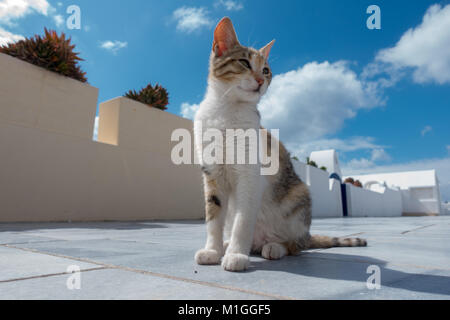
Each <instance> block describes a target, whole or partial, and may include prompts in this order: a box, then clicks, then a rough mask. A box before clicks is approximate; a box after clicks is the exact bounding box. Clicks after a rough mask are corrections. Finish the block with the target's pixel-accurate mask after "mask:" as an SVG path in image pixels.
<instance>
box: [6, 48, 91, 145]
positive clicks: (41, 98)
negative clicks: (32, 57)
mask: <svg viewBox="0 0 450 320" xmlns="http://www.w3.org/2000/svg"><path fill="white" fill-rule="evenodd" d="M0 74H1V75H2V76H1V77H0V121H3V122H6V123H12V124H16V125H21V126H26V127H31V128H38V129H43V130H47V131H51V132H57V133H62V134H67V135H71V136H76V137H80V138H87V139H92V134H93V128H94V122H95V114H96V111H97V99H98V89H97V88H94V87H91V86H90V85H88V84H85V83H82V82H80V81H77V80H74V79H71V78H67V77H64V76H61V75H59V74H57V73H54V72H50V71H47V70H45V69H44V68H41V67H37V66H35V65H32V64H30V63H28V62H25V61H22V60H20V59H17V58H14V57H11V56H8V55H5V54H1V53H0ZM4 75H7V76H4Z"/></svg>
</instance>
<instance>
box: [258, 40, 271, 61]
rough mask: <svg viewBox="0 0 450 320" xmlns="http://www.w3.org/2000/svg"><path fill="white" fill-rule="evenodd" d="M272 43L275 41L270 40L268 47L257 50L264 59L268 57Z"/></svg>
mask: <svg viewBox="0 0 450 320" xmlns="http://www.w3.org/2000/svg"><path fill="white" fill-rule="evenodd" d="M274 43H275V40H272V41H270V42H269V44H268V45H266V46H265V47H264V48H261V49H260V50H259V52H261V54H262V55H263V56H264V57H265V58H266V59H267V58H268V57H269V54H270V50H271V49H272V47H273V44H274Z"/></svg>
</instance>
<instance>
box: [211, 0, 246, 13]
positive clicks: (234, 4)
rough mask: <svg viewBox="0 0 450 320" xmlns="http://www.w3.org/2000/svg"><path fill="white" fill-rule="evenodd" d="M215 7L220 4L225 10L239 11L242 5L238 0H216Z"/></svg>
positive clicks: (242, 7)
mask: <svg viewBox="0 0 450 320" xmlns="http://www.w3.org/2000/svg"><path fill="white" fill-rule="evenodd" d="M214 6H215V7H219V6H222V7H224V8H225V10H227V11H239V10H242V9H244V5H243V4H242V3H241V2H239V1H233V0H218V1H216V3H215V4H214Z"/></svg>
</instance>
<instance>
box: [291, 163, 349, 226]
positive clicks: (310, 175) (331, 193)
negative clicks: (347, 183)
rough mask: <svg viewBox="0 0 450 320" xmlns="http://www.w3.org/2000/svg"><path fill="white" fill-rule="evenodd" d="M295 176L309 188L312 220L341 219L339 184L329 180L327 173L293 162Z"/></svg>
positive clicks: (336, 181)
mask: <svg viewBox="0 0 450 320" xmlns="http://www.w3.org/2000/svg"><path fill="white" fill-rule="evenodd" d="M293 164H294V168H295V171H296V172H297V175H298V176H299V177H300V179H302V181H303V182H304V183H306V184H307V185H308V187H309V190H310V193H311V199H312V215H313V218H331V217H342V216H343V210H342V198H341V184H340V182H339V181H338V180H335V179H330V178H329V175H330V174H329V173H328V172H327V171H324V170H320V169H317V168H315V167H312V166H309V165H307V164H305V163H302V162H300V161H297V160H293Z"/></svg>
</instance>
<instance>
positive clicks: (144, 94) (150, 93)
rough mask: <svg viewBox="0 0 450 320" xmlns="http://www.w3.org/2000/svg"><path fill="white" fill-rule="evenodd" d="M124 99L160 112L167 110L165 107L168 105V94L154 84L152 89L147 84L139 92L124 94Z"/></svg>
mask: <svg viewBox="0 0 450 320" xmlns="http://www.w3.org/2000/svg"><path fill="white" fill-rule="evenodd" d="M124 97H127V98H130V99H133V100H136V101H139V102H141V103H144V104H146V105H148V106H150V107H154V108H158V109H161V110H167V107H166V106H167V105H168V104H169V94H168V93H167V90H166V89H164V88H163V87H162V86H160V85H159V84H156V85H155V86H154V87H153V86H152V85H151V84H149V85H148V86H147V87H145V88H143V89H142V90H141V91H139V92H136V91H135V90H130V91H128V92H127V93H125V95H124Z"/></svg>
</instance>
